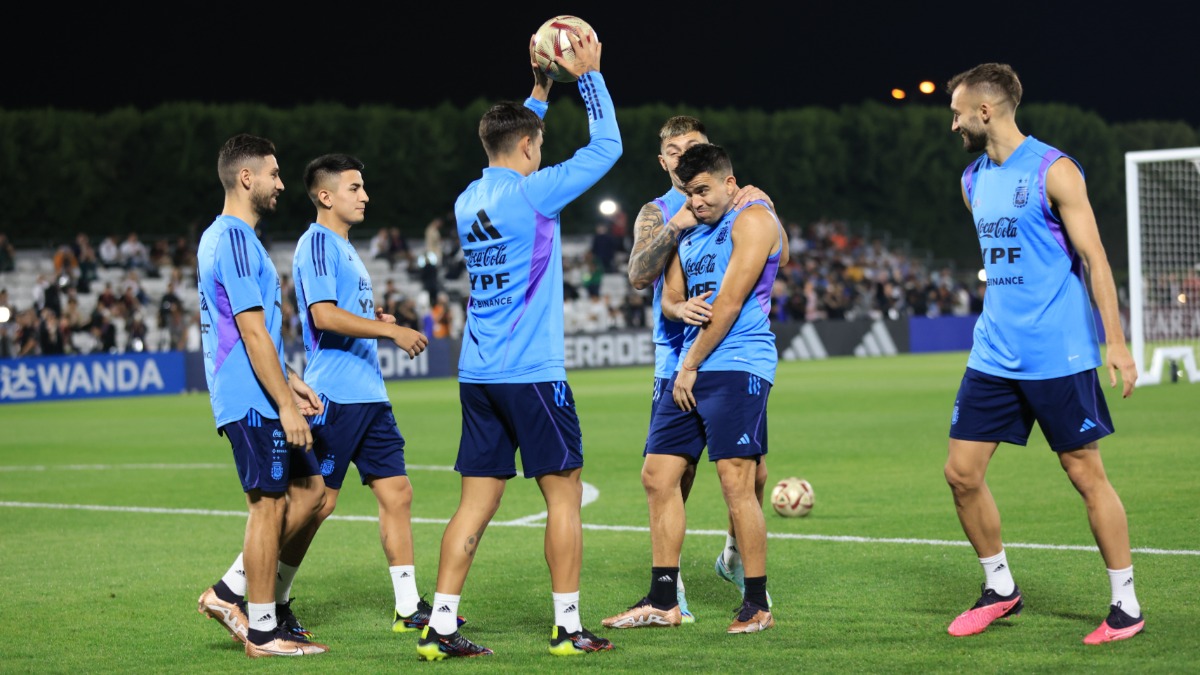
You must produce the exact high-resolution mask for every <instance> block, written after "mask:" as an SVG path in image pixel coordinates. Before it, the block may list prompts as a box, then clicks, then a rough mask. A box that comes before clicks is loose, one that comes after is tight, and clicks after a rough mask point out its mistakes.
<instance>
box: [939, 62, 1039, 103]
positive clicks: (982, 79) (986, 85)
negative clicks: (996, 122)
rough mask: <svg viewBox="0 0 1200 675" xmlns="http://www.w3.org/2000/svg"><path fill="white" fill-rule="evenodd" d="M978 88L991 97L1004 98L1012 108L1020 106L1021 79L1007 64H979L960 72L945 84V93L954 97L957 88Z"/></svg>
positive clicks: (1022, 91)
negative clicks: (963, 86) (991, 95)
mask: <svg viewBox="0 0 1200 675" xmlns="http://www.w3.org/2000/svg"><path fill="white" fill-rule="evenodd" d="M961 85H966V86H967V87H972V88H974V87H980V88H982V89H984V90H985V91H987V92H988V93H991V94H993V95H999V96H1002V97H1004V98H1006V99H1007V100H1008V101H1009V102H1010V103H1012V107H1013V108H1016V107H1017V106H1019V105H1021V95H1022V94H1023V93H1024V90H1023V89H1022V88H1021V79H1020V78H1019V77H1017V73H1016V71H1014V70H1013V69H1012V66H1010V65H1008V64H1007V63H981V64H979V65H978V66H975V67H974V68H972V69H970V70H967V71H964V72H961V73H959V74H957V75H955V76H954V77H952V78H950V81H949V82H947V83H946V93H947V94H950V95H951V96H953V95H954V90H955V89H958V88H959V86H961Z"/></svg>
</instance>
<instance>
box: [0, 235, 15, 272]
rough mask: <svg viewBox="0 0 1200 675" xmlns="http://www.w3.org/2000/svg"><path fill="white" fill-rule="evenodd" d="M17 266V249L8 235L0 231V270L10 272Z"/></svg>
mask: <svg viewBox="0 0 1200 675" xmlns="http://www.w3.org/2000/svg"><path fill="white" fill-rule="evenodd" d="M16 268H17V249H15V248H13V245H12V242H10V241H9V240H8V235H7V234H4V233H2V232H0V272H11V271H13V270H14V269H16Z"/></svg>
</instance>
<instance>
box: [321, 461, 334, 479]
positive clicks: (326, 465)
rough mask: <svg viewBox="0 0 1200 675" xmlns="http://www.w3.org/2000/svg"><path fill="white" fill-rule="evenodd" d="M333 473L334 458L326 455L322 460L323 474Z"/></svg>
mask: <svg viewBox="0 0 1200 675" xmlns="http://www.w3.org/2000/svg"><path fill="white" fill-rule="evenodd" d="M331 473H333V459H332V458H329V457H326V458H325V459H323V460H321V475H322V476H328V475H330V474H331Z"/></svg>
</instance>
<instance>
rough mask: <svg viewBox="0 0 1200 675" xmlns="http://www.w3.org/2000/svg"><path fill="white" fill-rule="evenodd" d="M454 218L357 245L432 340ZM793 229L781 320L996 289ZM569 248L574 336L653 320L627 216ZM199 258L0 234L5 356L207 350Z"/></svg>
mask: <svg viewBox="0 0 1200 675" xmlns="http://www.w3.org/2000/svg"><path fill="white" fill-rule="evenodd" d="M450 218H451V216H450V215H449V214H447V215H445V216H439V217H436V218H434V219H432V220H431V221H430V222H429V223H428V224H427V225H426V226H425V228H424V231H423V233H422V237H421V238H420V239H413V240H410V239H408V238H406V237H404V236H403V235H402V233H401V229H400V228H399V227H384V228H380V229H379V230H378V231H376V232H375V234H373V235H372V236H371V238H370V239H369V240H367V241H363V242H356V244H357V245H358V249H359V251H360V252H361V253H362V255H363V257H364V260H365V261H367V262H368V263H370V269H371V274H372V281H373V283H374V285H375V289H376V297H377V303H378V304H379V306H381V307H382V308H383V310H384V311H385V312H386V313H388V314H392V315H394V316H395V317H396V319H397V322H398V323H400V324H401V325H406V326H409V327H412V328H414V329H417V330H420V331H422V332H424V333H425V334H426V335H428V336H429V337H431V338H445V337H452V338H457V337H459V336H461V334H462V327H463V325H464V323H465V318H466V301H467V295H468V291H469V280H468V279H467V278H466V274H465V268H466V267H465V264H464V262H463V254H462V249H461V248H460V246H459V244H458V237H457V236H454V232H453V227H452V225H448V224H447V223H448V221H449V219H450ZM786 227H787V230H788V238H789V246H790V249H791V259H790V261H789V263H788V265H787V266H785V267H784V268H782V269H780V270H779V272H778V275H777V277H776V280H775V284H774V287H773V290H772V293H771V298H772V303H771V314H772V318H773V320H774V321H778V322H812V321H820V320H824V319H832V320H860V319H880V318H890V319H899V318H901V317H905V316H928V317H936V316H949V315H954V316H965V315H969V314H977V313H979V312H980V311H981V309H982V302H983V290H984V284H983V283H982V282H979V281H976V280H975V279H974V274H971V275H969V276H967V275H962V274H957V273H956V272H955V271H954V270H952V269H950V268H945V267H943V268H938V269H931V267H930V265H928V264H927V263H926V262H925V261H924V260H922V259H919V258H915V257H913V256H910V255H907V254H905V253H903V252H900V251H897V250H893V249H890V248H889V247H888V246H886V245H885V243H884V240H883V239H881V238H878V237H870V238H869V237H867V236H864V235H861V234H855V233H854V232H852V231H851V228H850V227H849V225H848V224H847V223H846V222H845V221H842V220H831V219H822V220H818V221H815V222H812V223H809V224H808V225H807V226H803V227H802V226H801V225H799V224H798V223H795V222H789V223H787V225H786ZM260 236H262V237H263V238H264V240H265V235H260ZM563 242H564V252H563V261H564V266H565V267H566V269H565V270H564V275H563V278H564V284H565V288H564V298H565V305H566V307H565V310H566V311H565V323H566V330H567V332H600V331H606V330H610V329H618V328H638V327H645V326H649V325H651V324H652V321H651V319H650V312H651V302H650V300H651V293H650V291H649V290H645V291H638V290H635V289H634V288H633V287H632V286H631V285H630V284H629V282H628V280H627V279H626V273H625V269H624V264H625V259H626V256H627V254H628V251H629V250H630V248H631V244H632V237H631V234H630V233H629V231H628V227H627V225H626V223H625V219H624V218H623V217H620V214H618V217H614V218H610V219H606V220H604V221H602V222H600V223H598V224H597V225H596V228H595V232H594V233H593V234H592V235H590V236H582V237H579V236H576V237H570V236H568V237H564V240H563ZM264 243H265V244H266V243H268V242H267V241H264ZM268 250H270V251H271V252H272V258H273V260H274V262H275V265H276V268H277V269H278V270H279V273H280V278H281V280H282V283H283V289H282V292H283V297H284V298H285V300H286V302H285V303H284V304H285V307H284V337H285V340H299V339H300V317H299V314H298V308H297V306H296V299H295V290H294V286H293V282H292V279H291V253H292V252H291V250H290V249H289V247H288V245H287V243H286V242H279V243H275V242H270V245H269V246H268ZM195 252H196V242H194V241H192V239H191V238H190V237H188V236H185V235H181V236H177V237H174V238H159V239H154V240H152V241H149V242H145V241H143V240H142V238H141V237H140V236H139V234H138V233H137V232H129V233H126V234H125V235H124V236H123V237H117V236H114V235H110V236H106V237H104V238H102V239H101V240H100V241H99V242H98V243H96V244H95V245H93V242H92V240H91V238H89V237H88V236H87V235H86V234H78V235H76V237H75V238H74V239H73V240H72V241H70V242H67V243H62V244H60V245H58V246H55V247H54V248H53V250H51V251H46V250H45V249H39V250H30V251H19V250H17V249H16V248H14V247H13V245H12V244H11V243H10V242H9V239H8V237H7V236H6V235H5V234H3V233H0V358H14V357H22V356H34V355H57V354H91V353H99V352H130V351H133V352H136V351H165V350H196V349H199V334H198V320H197V312H198V309H199V307H198V303H197V300H198V298H197V293H196V288H195ZM47 253H49V256H47ZM22 259H24V261H25V264H24V265H20V264H19V263H20V261H21V260H22Z"/></svg>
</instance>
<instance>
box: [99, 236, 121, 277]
mask: <svg viewBox="0 0 1200 675" xmlns="http://www.w3.org/2000/svg"><path fill="white" fill-rule="evenodd" d="M96 254H97V256H98V257H99V259H100V265H101V266H102V267H104V269H113V268H116V267H121V249H120V248H118V247H117V240H116V238H114V237H113V236H112V235H109V236H107V237H105V238H104V239H102V240H100V248H99V249H98V250H97V251H96Z"/></svg>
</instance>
